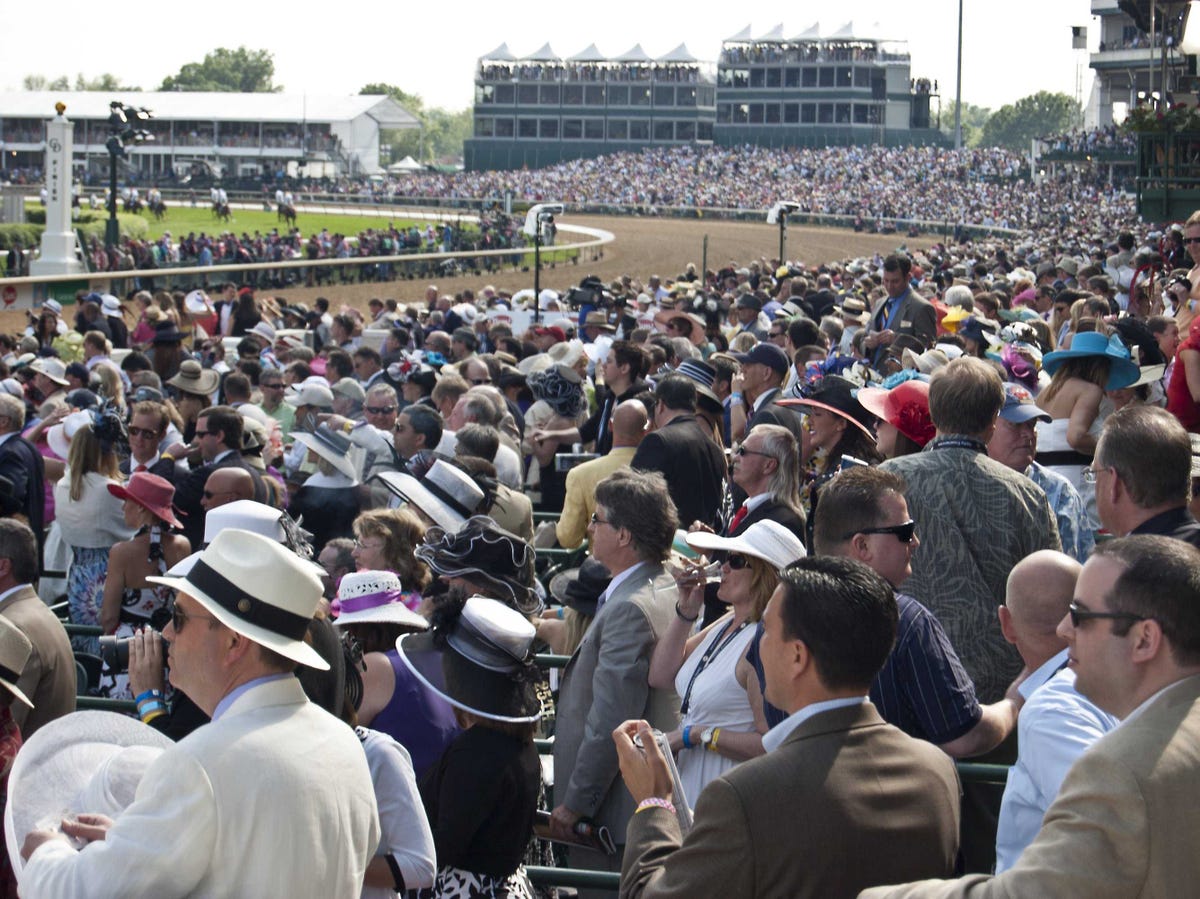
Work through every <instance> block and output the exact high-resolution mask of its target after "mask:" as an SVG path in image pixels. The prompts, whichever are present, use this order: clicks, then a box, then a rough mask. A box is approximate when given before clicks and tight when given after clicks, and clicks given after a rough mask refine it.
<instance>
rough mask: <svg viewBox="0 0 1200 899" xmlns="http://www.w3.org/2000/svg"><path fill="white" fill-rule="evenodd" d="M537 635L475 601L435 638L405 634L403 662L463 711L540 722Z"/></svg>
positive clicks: (488, 603) (520, 620) (514, 614)
mask: <svg viewBox="0 0 1200 899" xmlns="http://www.w3.org/2000/svg"><path fill="white" fill-rule="evenodd" d="M536 635H537V631H535V630H534V627H533V625H532V624H530V623H529V621H528V620H527V619H526V618H525V616H524V615H522V614H521V613H520V612H518V611H516V610H515V609H512V608H510V607H509V606H506V605H504V603H502V602H499V601H498V600H495V599H490V598H488V597H485V596H472V597H471V598H470V599H468V600H467V601H466V602H465V603H464V604H463V607H462V611H461V612H460V613H459V615H458V616H456V617H455V618H454V619H453V620H452V621H449V622H447V623H446V624H444V625H439V626H438V627H437V632H436V633H429V634H405V635H404V636H402V637H400V639H399V640H397V641H396V648H397V650H399V653H400V659H401V660H402V661H403V662H404V664H405V665H406V666H408V668H409V670H410V671H412V673H413V674H414V675H416V677H417V679H418V680H420V681H421V682H422V683H423V684H425V686H426V687H428V688H429V689H430V690H432V691H433V692H435V693H437V694H438V695H439V696H441V697H442V698H443V699H445V700H446V701H447V702H448V703H450V704H451V705H452V706H454V707H455V708H458V709H462V710H463V711H464V712H469V713H470V714H472V715H476V716H479V717H481V718H489V719H491V720H493V721H506V722H510V723H529V722H533V721H536V720H537V719H538V718H539V717H541V704H540V703H539V702H538V698H537V693H536V691H535V690H534V683H535V681H536V673H535V672H536V669H535V667H534V665H533V654H532V652H531V648H532V646H533V641H534V638H535V637H536Z"/></svg>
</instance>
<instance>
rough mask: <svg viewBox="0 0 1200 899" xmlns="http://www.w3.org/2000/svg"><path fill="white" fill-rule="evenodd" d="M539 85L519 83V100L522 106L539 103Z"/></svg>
mask: <svg viewBox="0 0 1200 899" xmlns="http://www.w3.org/2000/svg"><path fill="white" fill-rule="evenodd" d="M537 98H538V86H537V85H536V84H518V85H517V102H518V103H520V104H521V105H522V106H532V105H534V104H535V103H537Z"/></svg>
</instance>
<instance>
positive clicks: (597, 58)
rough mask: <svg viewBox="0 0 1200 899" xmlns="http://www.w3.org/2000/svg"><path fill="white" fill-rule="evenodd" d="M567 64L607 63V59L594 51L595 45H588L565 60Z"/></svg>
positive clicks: (597, 51)
mask: <svg viewBox="0 0 1200 899" xmlns="http://www.w3.org/2000/svg"><path fill="white" fill-rule="evenodd" d="M567 61H568V62H608V57H607V56H605V55H604V54H603V53H601V52H600V51H599V50H597V49H596V45H595V44H588V45H587V47H585V48H584V49H583V50H580V51H579V52H578V53H576V54H575V55H574V56H571V57H568V58H567Z"/></svg>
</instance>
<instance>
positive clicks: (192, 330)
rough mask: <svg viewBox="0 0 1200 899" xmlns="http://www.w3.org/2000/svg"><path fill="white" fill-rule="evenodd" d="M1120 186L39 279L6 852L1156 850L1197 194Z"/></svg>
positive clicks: (758, 889) (1196, 710) (433, 862)
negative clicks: (579, 237) (655, 253)
mask: <svg viewBox="0 0 1200 899" xmlns="http://www.w3.org/2000/svg"><path fill="white" fill-rule="evenodd" d="M710 161H711V162H714V164H716V161H715V160H710ZM1064 215H1066V214H1065V213H1064ZM1113 224H1114V223H1113V222H1112V221H1108V222H1106V223H1101V220H1100V219H1093V218H1085V217H1082V216H1075V217H1073V218H1072V220H1071V225H1072V227H1070V228H1056V229H1053V230H1050V231H1046V232H1042V236H1031V237H1022V238H1017V239H1014V240H1012V241H1006V242H1001V241H998V240H991V241H987V242H974V243H972V242H963V243H951V244H934V245H932V246H927V247H924V248H921V249H917V248H915V247H913V248H911V249H909V250H906V251H903V252H897V253H895V254H891V255H888V256H886V257H881V256H875V257H866V258H857V259H846V260H842V261H839V262H833V263H828V264H820V265H805V264H803V263H802V262H798V261H791V262H788V261H783V260H777V259H776V260H767V259H759V260H753V261H749V262H747V263H745V264H742V263H739V262H736V261H731V262H730V263H729V264H727V265H725V266H723V267H721V268H719V269H714V270H712V271H707V272H701V271H697V270H696V269H695V267H694V266H688V267H687V269H686V270H685V271H684V272H681V273H678V275H676V276H675V277H668V278H661V277H659V276H658V275H643V276H640V277H635V276H633V275H632V274H631V275H628V276H625V277H622V278H620V279H617V280H615V281H613V282H611V283H607V284H606V283H603V282H600V281H599V280H597V279H592V278H589V279H585V280H584V281H582V282H581V283H580V284H579V285H578V286H577V287H576V288H575V289H573V290H572V291H570V292H569V293H568V294H566V295H559V294H558V293H556V292H554V291H552V290H549V289H547V290H545V291H543V292H542V293H541V294H540V295H538V296H533V295H531V292H520V293H518V294H516V295H512V294H508V293H506V292H503V291H497V290H495V289H494V288H492V287H490V286H483V287H481V288H480V289H479V290H478V291H475V290H470V289H463V290H460V291H458V292H456V293H455V294H454V295H450V294H448V293H446V292H444V291H442V290H440V289H439V288H438V287H437V286H436V285H432V284H431V285H429V286H428V287H426V288H425V289H424V292H423V294H421V295H408V296H403V295H402V296H398V297H396V298H389V299H386V300H384V299H379V300H372V301H371V302H370V303H369V305H368V308H367V310H365V311H361V310H356V309H354V308H351V307H349V306H346V305H343V304H341V303H339V302H338V301H337V299H336V290H334V289H331V290H330V291H329V293H330V295H331V297H334V299H333V300H332V301H330V300H329V299H321V300H317V301H315V302H314V304H313V305H312V306H311V307H310V306H307V305H305V304H301V303H296V302H289V301H288V299H287V298H286V296H284V295H282V294H281V293H280V292H277V291H272V290H269V289H259V290H256V289H255V288H254V287H252V286H250V285H249V284H241V283H237V282H232V281H230V282H228V283H223V284H220V285H212V286H210V288H209V289H208V290H207V291H206V290H202V289H196V290H193V291H190V292H187V293H184V292H176V293H174V294H172V293H170V292H166V291H156V292H150V291H148V290H134V291H131V292H130V294H129V295H128V296H125V297H117V296H113V295H108V294H99V293H95V294H81V295H79V296H78V297H77V302H76V305H75V306H74V307H73V308H67V309H64V308H63V307H62V306H61V305H59V304H58V303H57V302H55V301H47V302H46V303H45V304H44V305H43V306H42V307H41V308H40V310H39V311H38V314H37V315H36V316H31V320H30V323H29V327H28V329H27V333H25V334H16V335H8V336H0V365H3V367H4V370H3V371H0V374H2V375H4V378H3V379H2V380H0V506H2V507H0V512H2V513H3V515H4V516H5V517H4V518H0V695H3V696H4V697H5V698H6V699H7V700H11V702H10V704H8V705H6V706H5V707H4V708H3V710H2V711H0V758H2V759H4V760H5V761H6V762H7V763H8V764H9V765H10V766H11V767H10V768H9V781H8V796H9V811H10V813H11V814H10V816H9V817H8V822H7V829H8V833H7V836H8V847H9V858H8V862H9V864H10V865H11V867H12V870H11V871H6V872H5V873H6V876H7V877H8V878H9V879H8V884H9V889H11V885H12V879H13V878H14V877H15V878H17V879H18V880H19V882H20V887H21V895H23V896H28V897H37V896H85V895H112V894H115V893H122V894H133V895H155V896H158V895H162V896H166V895H192V894H200V895H232V894H253V895H261V894H271V895H275V894H295V895H321V896H325V895H337V896H344V895H354V894H356V893H359V892H360V891H361V893H362V895H364V896H389V895H392V896H394V895H396V894H399V893H405V892H408V891H410V890H420V891H424V892H422V893H421V895H443V896H482V895H506V896H528V895H532V893H533V888H532V887H531V885H530V883H529V881H528V879H527V876H526V873H525V868H524V865H525V864H526V863H541V862H544V861H546V860H548V858H549V857H550V856H553V857H555V858H556V860H557V862H559V863H561V862H562V861H564V858H565V860H566V861H567V863H568V864H569V865H570V866H571V867H572V868H577V869H594V870H599V871H619V872H620V873H621V893H622V895H627V896H641V895H647V896H668V895H671V896H673V895H684V894H688V895H722V896H724V895H730V896H751V895H789V896H793V895H794V896H820V897H828V896H843V895H845V896H854V895H857V894H858V893H859V891H861V890H868V889H871V888H880V889H882V888H884V887H887V885H894V884H901V883H906V882H908V881H917V880H922V879H925V878H936V877H953V876H955V875H956V874H962V873H966V874H967V876H968V879H967V880H966V881H963V882H960V883H958V884H957V885H955V886H953V887H950V886H946V885H931V884H925V885H921V886H912V887H906V888H900V887H895V886H892V887H889V888H888V890H889V891H888V892H886V894H887V895H892V894H896V895H901V894H902V895H950V894H953V895H959V894H961V893H963V892H965V891H967V890H968V889H973V890H976V891H978V892H979V893H981V894H983V895H992V894H995V895H1077V894H1079V893H1080V892H1083V891H1087V892H1094V893H1096V894H1097V895H1113V896H1130V895H1145V896H1157V895H1176V894H1182V893H1186V892H1187V891H1188V890H1190V888H1191V886H1190V885H1191V884H1192V883H1193V882H1194V880H1195V878H1196V875H1197V874H1198V873H1200V872H1198V871H1197V870H1196V864H1197V863H1196V861H1195V860H1194V859H1195V854H1194V853H1193V852H1191V851H1190V847H1191V844H1192V842H1194V840H1193V838H1194V836H1195V834H1196V831H1197V826H1196V820H1195V818H1196V816H1195V812H1194V811H1193V806H1194V803H1192V802H1191V799H1190V797H1191V795H1192V792H1193V789H1192V788H1194V785H1195V782H1196V778H1197V776H1198V772H1197V770H1196V762H1195V753H1194V747H1195V745H1196V740H1197V738H1198V737H1200V734H1198V733H1197V730H1198V729H1200V706H1198V705H1197V702H1200V619H1198V618H1197V612H1196V609H1198V608H1200V564H1198V563H1200V557H1198V556H1197V549H1196V548H1195V547H1197V546H1200V523H1197V521H1196V519H1195V517H1194V515H1193V510H1194V506H1195V502H1194V501H1193V500H1192V484H1193V475H1195V474H1200V465H1197V463H1196V461H1195V459H1196V456H1197V455H1198V454H1200V447H1197V446H1196V435H1198V434H1200V343H1198V341H1200V318H1198V317H1197V316H1196V314H1195V313H1196V304H1197V302H1200V214H1198V215H1197V216H1193V218H1192V219H1189V220H1188V222H1186V223H1184V224H1181V225H1177V226H1173V227H1171V228H1168V229H1166V230H1165V231H1163V232H1147V231H1144V230H1143V231H1138V232H1134V231H1127V230H1124V229H1123V228H1121V227H1119V226H1118V227H1113V228H1112V230H1106V228H1107V227H1111V226H1112V225H1113ZM535 307H536V310H537V318H536V319H535V320H533V321H529V315H530V314H531V313H532V312H533V310H534V308H535ZM535 512H536V513H539V514H538V515H537V518H536V519H535ZM535 520H539V523H538V524H537V526H536V527H535ZM568 563H569V564H568ZM39 573H40V574H41V577H40V579H39ZM61 597H65V608H64V611H65V614H66V621H67V626H68V627H69V628H70V634H71V637H70V640H68V631H67V629H66V628H65V627H64V625H63V624H62V623H61V622H60V621H59V620H58V618H56V617H55V615H54V612H52V611H51V610H50V609H49V608H47V606H46V602H56V601H59V600H60V598H61ZM99 635H102V637H103V638H110V637H111V638H115V641H110V640H107V639H105V640H104V642H101V639H100V636H99ZM168 647H169V648H168ZM547 650H549V651H552V652H553V653H556V654H559V655H563V656H569V657H570V660H571V661H570V663H569V664H568V665H567V667H566V668H565V670H564V671H562V672H561V674H560V675H559V676H557V677H556V678H555V679H554V681H553V686H554V688H555V690H553V691H552V690H551V689H550V687H551V683H549V682H548V681H547V680H546V678H545V675H544V673H543V672H542V671H541V669H540V668H539V667H538V666H537V665H536V664H535V663H534V653H535V652H539V651H540V652H544V651H547ZM122 651H123V652H124V654H125V655H124V657H123V658H122ZM76 663H78V664H79V666H80V667H81V670H82V672H83V680H84V681H85V682H86V689H87V690H88V691H90V692H92V693H94V694H97V695H99V696H104V697H109V698H114V699H122V698H123V699H126V700H132V702H133V703H134V704H136V708H137V715H136V719H135V718H133V717H124V718H122V717H120V716H117V715H115V714H111V713H110V714H105V715H100V716H99V718H96V717H92V716H89V715H87V714H84V715H82V716H81V715H73V714H70V713H71V711H72V709H73V708H74V705H75V692H76V674H75V672H76ZM164 667H165V668H166V669H167V670H164ZM294 673H295V674H294ZM338 718H340V719H341V721H338V720H337V719H338ZM348 725H349V727H348ZM350 727H354V728H355V729H354V730H351V729H350ZM535 735H539V736H543V737H547V738H552V752H553V763H552V765H549V768H548V771H547V774H551V775H552V779H549V778H548V782H546V783H543V773H542V766H541V765H540V764H539V759H538V751H537V749H536V748H535V744H534V742H533V737H534V736H535ZM23 740H24V741H25V745H24V747H21V743H22V741H23ZM85 746H86V747H89V749H88V750H87V752H86V753H85V752H84V751H83V749H79V750H78V752H77V751H76V747H85ZM67 755H70V756H71V758H72V764H71V766H70V768H69V770H62V771H61V773H59V772H60V768H59V767H56V766H59V765H61V766H62V767H63V768H65V767H66V766H65V761H64V760H63V759H64V757H65V756H67ZM113 758H115V759H117V760H118V761H117V762H111V759H113ZM964 758H972V759H984V760H987V761H995V762H1000V763H1004V764H1008V765H1010V766H1011V767H1010V769H1009V773H1008V776H1007V787H1005V788H1003V789H1002V790H1001V789H999V788H989V787H988V786H987V785H981V784H976V783H967V784H966V786H965V788H963V787H960V783H959V776H958V774H957V773H956V769H955V766H954V764H953V761H952V760H953V759H964ZM14 759H15V761H14ZM51 770H53V771H54V772H55V776H51V775H50V774H49V773H48V772H49V771H51ZM964 789H965V794H963V795H962V796H961V798H960V793H963V790H964ZM64 814H65V815H66V817H65V820H63V821H62V822H61V825H60V824H59V821H58V819H59V818H62V817H63V815H64ZM266 820H270V821H271V822H272V824H271V826H266V827H264V826H263V822H264V821H266ZM535 835H536V838H535ZM68 837H69V838H71V839H72V840H73V841H74V842H70V841H68V839H67V838H68ZM547 841H548V842H547ZM548 845H549V846H552V847H554V848H553V849H548V848H547V846H548ZM564 847H566V848H565V850H564ZM548 853H549V856H548ZM564 853H565V855H564ZM867 859H869V860H870V864H866V863H864V862H865V860H867ZM993 877H994V879H992V878H993ZM590 894H591V892H590V888H588V887H581V888H580V895H590ZM883 894H885V893H879V895H883ZM971 894H972V895H975V893H974V892H972V893H971ZM872 895H876V894H875V893H872Z"/></svg>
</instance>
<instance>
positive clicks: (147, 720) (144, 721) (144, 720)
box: [141, 710, 166, 724]
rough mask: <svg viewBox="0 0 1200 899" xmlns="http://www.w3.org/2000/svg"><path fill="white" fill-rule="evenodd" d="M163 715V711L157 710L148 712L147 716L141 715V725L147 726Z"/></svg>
mask: <svg viewBox="0 0 1200 899" xmlns="http://www.w3.org/2000/svg"><path fill="white" fill-rule="evenodd" d="M165 714H166V712H165V711H163V710H159V711H154V712H150V713H149V714H148V715H142V716H141V719H142V724H149V723H150V722H151V721H153V720H154V719H155V718H161V717H162V716H163V715H165Z"/></svg>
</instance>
